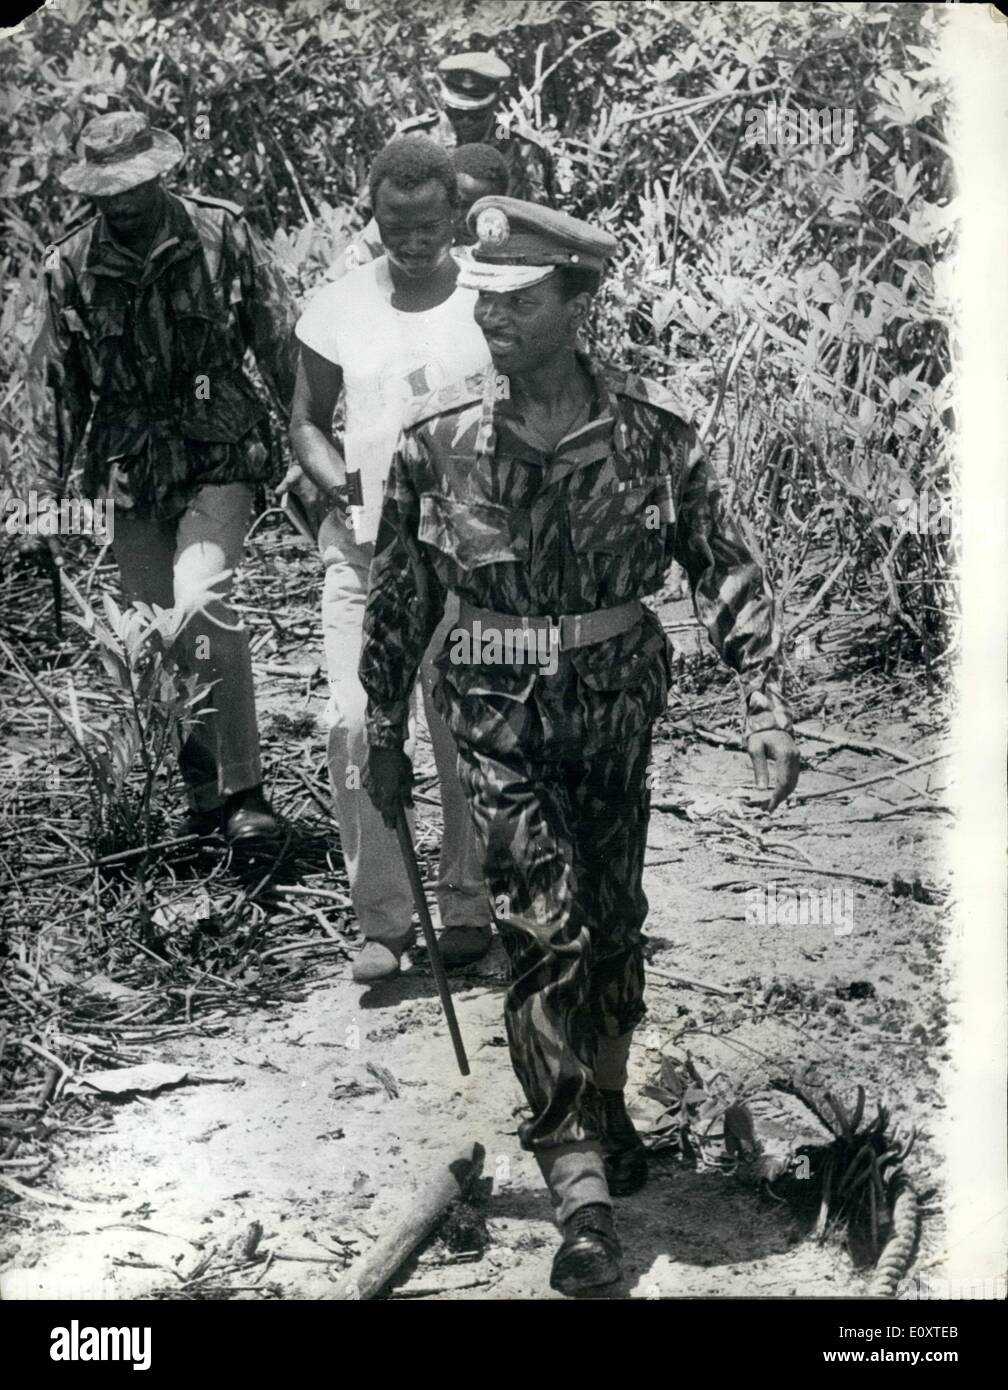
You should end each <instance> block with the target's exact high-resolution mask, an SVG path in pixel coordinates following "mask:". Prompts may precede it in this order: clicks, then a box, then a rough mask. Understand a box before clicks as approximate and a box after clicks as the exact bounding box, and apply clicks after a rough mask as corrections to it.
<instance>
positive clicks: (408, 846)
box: [396, 806, 469, 1076]
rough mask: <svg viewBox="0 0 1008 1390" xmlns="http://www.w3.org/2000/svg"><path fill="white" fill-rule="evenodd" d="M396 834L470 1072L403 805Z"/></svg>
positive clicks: (459, 1054) (460, 1056)
mask: <svg viewBox="0 0 1008 1390" xmlns="http://www.w3.org/2000/svg"><path fill="white" fill-rule="evenodd" d="M396 834H397V835H398V836H399V848H400V849H401V850H402V857H403V863H404V864H405V865H406V876H407V878H408V879H409V882H410V888H411V889H412V890H413V903H414V906H415V907H416V910H417V915H418V916H419V918H420V925H421V927H422V928H423V934H424V941H425V942H426V943H427V954H428V955H429V956H430V963H431V969H432V970H433V971H434V982H435V984H436V985H437V992H438V996H439V998H440V1000H441V1007H442V1009H443V1010H444V1016H445V1019H446V1020H447V1022H448V1032H449V1033H450V1034H451V1040H452V1046H453V1047H454V1049H455V1060H456V1062H458V1068H459V1071H460V1072H461V1073H462V1075H463V1076H468V1075H469V1060H468V1058H467V1057H466V1052H465V1047H464V1046H463V1044H462V1034H461V1033H460V1032H459V1026H458V1019H457V1018H456V1017H455V1005H454V1004H453V1003H452V997H451V990H450V989H449V987H448V976H447V975H446V974H445V968H444V961H443V960H442V959H441V949H440V947H439V946H438V943H437V937H436V936H435V935H434V923H433V922H432V921H431V915H430V909H429V908H428V906H427V898H426V895H425V894H424V890H423V884H422V882H421V881H420V866H419V864H418V863H417V857H416V850H415V849H414V848H413V837H412V835H411V834H410V828H409V823H408V822H407V820H406V812H405V810H404V809H403V808H402V806H400V807H399V814H398V816H397V817H396Z"/></svg>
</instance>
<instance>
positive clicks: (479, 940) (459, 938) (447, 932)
mask: <svg viewBox="0 0 1008 1390" xmlns="http://www.w3.org/2000/svg"><path fill="white" fill-rule="evenodd" d="M492 941H493V929H492V928H491V926H490V924H489V923H485V924H483V925H481V926H462V927H445V929H444V931H443V932H442V933H441V936H440V938H439V939H438V945H439V946H440V947H441V959H442V960H443V961H444V963H445V965H472V963H473V961H477V960H482V959H483V957H484V956H485V955H486V953H487V951H489V949H490V944H491V942H492Z"/></svg>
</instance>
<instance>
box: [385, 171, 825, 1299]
mask: <svg viewBox="0 0 1008 1390" xmlns="http://www.w3.org/2000/svg"><path fill="white" fill-rule="evenodd" d="M470 225H471V226H472V227H474V228H475V230H476V232H477V235H478V238H479V240H478V242H477V245H476V247H475V248H474V250H473V252H472V253H471V259H470V261H469V263H468V264H467V265H465V266H464V267H463V272H462V275H461V276H460V283H464V284H466V285H468V286H470V287H472V288H476V289H478V290H479V291H480V293H479V298H478V301H477V306H476V310H475V316H476V320H477V322H478V323H479V324H480V327H481V328H482V330H483V332H484V334H485V336H486V339H487V344H488V346H489V349H490V353H491V358H492V361H493V369H492V370H490V371H489V372H488V373H487V374H486V376H485V377H484V379H483V380H482V381H481V382H476V381H472V380H470V381H466V382H461V383H459V384H458V385H457V386H455V387H453V388H444V389H442V390H441V391H440V392H439V393H437V394H435V395H434V396H433V397H432V398H431V399H430V400H429V401H428V402H427V403H426V405H425V406H423V407H421V408H419V409H417V410H416V411H415V413H414V415H413V417H412V423H411V425H410V426H409V427H408V428H406V429H405V430H404V432H403V434H402V436H401V437H400V440H399V444H398V447H397V451H396V453H395V456H394V459H393V463H392V468H391V472H390V476H389V480H388V483H387V486H386V495H385V502H384V508H383V514H382V521H381V529H380V531H379V535H378V540H377V544H376V550H375V557H374V561H373V564H372V569H371V588H370V593H369V597H368V603H367V611H366V617H365V624H364V645H363V649H362V657H361V679H362V681H363V683H364V686H365V688H366V689H367V691H368V695H369V702H368V739H369V744H370V753H369V769H368V774H367V779H366V785H367V786H368V788H369V790H370V792H371V795H372V797H373V799H374V801H375V804H376V805H377V806H378V807H379V809H380V810H381V811H382V813H383V815H385V816H386V817H391V816H393V815H394V814H395V812H396V809H397V807H398V804H399V800H400V797H401V795H402V792H403V788H404V787H405V786H406V785H408V768H407V765H406V764H405V762H404V759H403V757H402V754H401V751H400V750H401V746H402V740H403V738H404V734H405V728H406V712H407V707H408V694H409V690H410V687H411V685H412V681H413V678H414V673H415V671H416V667H417V664H418V662H419V660H420V657H421V655H422V653H423V651H424V647H425V645H426V643H427V641H428V640H429V637H430V634H431V633H432V632H433V630H434V628H435V626H436V624H437V622H438V620H439V618H440V615H441V613H442V610H443V606H444V603H445V598H446V595H448V594H449V593H454V594H456V595H458V597H459V602H460V611H459V626H458V628H456V629H455V631H454V632H453V633H452V634H451V635H450V641H449V643H448V644H447V645H446V646H445V648H444V650H443V651H442V653H441V655H440V657H438V658H437V661H436V665H437V667H438V670H439V673H440V681H439V684H438V686H437V689H436V696H435V698H436V700H437V702H438V705H439V708H440V709H441V711H442V713H443V715H444V718H445V720H446V722H447V724H448V727H449V729H450V730H451V732H452V734H453V735H454V738H455V740H456V743H457V747H458V758H459V772H460V777H461V781H462V785H463V789H464V791H465V793H466V797H467V799H468V801H469V805H470V809H471V812H472V815H473V818H474V821H475V824H476V827H477V831H478V833H479V836H480V839H481V842H482V845H483V848H484V856H485V860H484V874H485V878H486V883H487V886H488V889H489V892H490V895H491V897H492V899H493V901H494V904H495V908H496V918H497V925H498V928H499V930H500V933H501V937H502V940H503V942H504V945H505V947H506V949H507V951H508V954H509V957H510V960H511V966H512V980H513V983H512V985H511V988H510V990H509V992H508V996H507V1004H506V1024H507V1033H508V1041H509V1045H510V1049H511V1058H512V1062H513V1065H514V1068H515V1072H516V1074H517V1076H518V1079H519V1081H520V1082H521V1085H522V1087H523V1089H524V1091H525V1095H526V1097H527V1100H528V1103H529V1106H530V1109H531V1112H532V1114H531V1118H530V1119H529V1120H528V1121H527V1122H526V1123H525V1124H524V1125H523V1126H522V1128H521V1131H520V1134H521V1139H522V1143H523V1144H524V1146H525V1147H527V1148H530V1149H531V1150H532V1151H533V1152H534V1153H535V1154H536V1157H537V1158H538V1160H539V1162H540V1166H541V1168H542V1171H543V1174H544V1176H545V1178H546V1181H547V1183H548V1185H549V1187H550V1189H551V1192H552V1195H553V1197H554V1200H555V1202H556V1205H557V1215H558V1219H559V1221H560V1224H561V1227H562V1230H563V1235H564V1239H563V1244H562V1245H561V1247H560V1249H559V1251H558V1253H557V1255H556V1258H555V1261H554V1266H553V1274H552V1282H553V1285H554V1287H556V1288H559V1289H561V1290H563V1291H566V1292H575V1291H577V1290H579V1289H583V1288H587V1287H592V1286H594V1285H601V1284H605V1283H608V1282H611V1281H612V1280H614V1279H616V1278H618V1277H620V1248H619V1243H618V1241H617V1238H616V1235H615V1231H614V1228H613V1224H612V1213H611V1197H612V1196H614V1195H617V1196H618V1195H621V1194H623V1193H626V1192H631V1191H633V1190H635V1189H636V1188H637V1187H639V1186H640V1185H641V1184H642V1183H643V1182H644V1181H645V1179H646V1176H647V1167H646V1159H645V1154H644V1150H643V1146H642V1144H641V1141H640V1139H639V1136H638V1135H637V1134H636V1131H635V1130H634V1127H633V1124H632V1122H631V1120H630V1118H629V1115H628V1114H627V1111H626V1108H625V1104H624V1099H623V1089H624V1087H625V1084H626V1063H627V1057H628V1053H629V1047H630V1040H631V1036H632V1032H633V1029H634V1028H635V1027H636V1026H637V1025H638V1024H639V1023H640V1021H641V1019H642V1018H643V1016H644V1013H645V1008H644V998H643V994H644V958H643V938H642V934H641V928H642V925H643V922H644V918H645V914H646V911H647V900H646V898H645V896H644V892H643V888H642V873H643V862H644V847H645V843H646V836H647V823H648V789H647V776H646V770H647V766H648V758H649V751H650V739H651V725H652V722H653V721H654V720H655V719H656V718H657V716H658V715H659V714H660V713H661V712H662V710H663V709H664V708H665V704H666V700H667V696H668V691H669V685H670V681H671V678H672V677H671V670H670V665H669V660H668V654H667V643H666V639H665V635H664V632H663V630H662V627H661V624H660V623H659V621H658V619H657V617H656V616H655V615H654V613H653V612H652V611H651V610H650V609H649V608H647V607H645V606H644V605H643V604H642V603H641V598H642V596H644V595H646V594H652V593H656V592H658V591H659V590H660V589H661V587H662V582H663V577H664V575H665V573H666V571H667V570H668V568H669V567H670V565H671V564H672V562H673V561H678V562H679V563H680V564H681V565H682V566H683V568H684V569H685V571H686V573H687V575H688V576H689V580H690V583H691V586H692V590H693V595H694V602H695V605H696V610H697V613H698V616H699V618H700V620H701V622H702V623H703V625H704V627H705V628H706V630H707V632H708V634H709V636H710V639H711V641H712V643H713V644H714V646H715V648H716V649H717V651H718V652H719V653H720V654H721V656H722V658H723V659H724V660H725V661H726V662H727V663H728V664H729V665H730V666H731V667H732V668H733V669H734V670H736V671H737V672H738V674H739V676H740V678H741V685H742V690H743V692H744V696H745V701H746V710H747V724H748V733H749V750H750V754H751V756H752V758H753V764H754V768H755V769H756V773H757V780H758V781H759V782H760V784H761V785H762V786H766V785H767V761H766V760H767V758H768V757H769V758H771V759H772V760H773V761H774V765H775V774H776V786H775V790H774V792H773V794H772V796H771V798H770V802H769V805H770V807H771V808H772V807H773V806H776V805H777V804H778V803H779V802H780V801H781V800H782V799H783V797H785V796H786V795H788V794H789V792H790V791H791V790H792V788H793V787H794V785H795V782H796V780H797V774H798V759H797V753H796V751H795V748H794V744H793V742H792V739H791V735H790V732H789V731H790V728H791V719H790V715H789V712H788V708H787V705H786V703H785V701H784V699H783V696H782V693H781V687H780V681H779V673H778V663H777V652H778V643H779V633H778V629H777V626H776V623H775V618H774V605H773V599H772V595H771V593H770V590H769V588H768V586H767V584H766V582H765V580H764V578H763V575H762V574H761V572H760V569H759V567H758V566H757V565H756V563H755V562H754V561H753V559H752V557H751V556H750V554H749V552H748V551H747V550H746V547H745V545H744V544H743V542H742V540H741V539H740V537H739V534H738V532H737V530H736V528H735V527H734V526H733V524H732V523H731V521H730V520H729V518H728V517H727V516H726V515H725V512H724V509H723V506H722V501H721V495H720V492H719V490H718V486H717V482H716V479H715V478H714V477H713V476H712V474H711V473H710V471H709V470H708V466H707V464H706V461H705V458H704V454H703V452H702V450H701V448H700V446H699V443H698V440H697V435H696V432H695V430H694V429H693V428H692V426H691V425H690V424H689V423H688V422H687V420H686V418H685V417H684V415H683V413H682V411H681V410H680V408H679V407H678V406H677V405H676V404H675V402H674V401H673V400H672V399H671V398H670V397H669V396H668V395H667V394H666V393H665V392H664V391H663V390H662V389H661V388H658V387H655V386H653V385H652V384H650V383H648V382H645V381H642V380H640V379H639V378H637V377H634V376H631V375H628V374H627V373H625V372H619V371H612V370H608V369H604V368H601V367H598V366H596V365H595V364H593V363H592V362H591V361H589V360H588V359H587V358H586V357H585V356H584V355H583V354H582V353H580V352H579V351H578V350H577V346H576V344H577V333H578V329H579V327H580V325H581V324H582V323H583V321H584V319H585V317H586V315H587V313H588V312H589V310H590V305H591V297H592V295H593V293H594V292H595V290H596V289H597V287H598V280H599V276H600V272H601V269H602V267H603V266H604V262H605V260H606V258H607V257H608V256H609V255H611V254H612V252H613V250H614V248H615V243H614V242H613V240H612V238H611V237H609V236H608V235H606V234H605V233H602V232H599V231H596V230H595V229H594V228H591V227H589V226H588V225H587V224H585V223H583V222H579V221H575V219H573V218H569V217H566V216H565V215H564V214H562V213H557V212H553V211H552V210H550V209H545V208H541V207H535V206H533V205H532V204H528V203H522V202H517V201H515V200H513V199H510V198H485V199H482V200H481V201H480V202H478V203H476V204H475V205H474V206H473V208H472V210H471V212H470Z"/></svg>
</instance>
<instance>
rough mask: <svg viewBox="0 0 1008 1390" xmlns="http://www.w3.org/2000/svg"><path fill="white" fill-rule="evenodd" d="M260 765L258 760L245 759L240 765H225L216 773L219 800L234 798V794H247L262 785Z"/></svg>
mask: <svg viewBox="0 0 1008 1390" xmlns="http://www.w3.org/2000/svg"><path fill="white" fill-rule="evenodd" d="M262 779H263V774H262V764H261V763H260V761H259V759H258V758H247V759H246V760H245V761H244V762H240V763H225V764H224V766H223V767H222V768H221V769H220V770H219V772H218V773H217V785H218V788H219V792H220V796H221V798H224V797H226V796H234V794H235V793H236V792H247V791H249V790H250V789H251V788H252V787H258V786H261V785H262Z"/></svg>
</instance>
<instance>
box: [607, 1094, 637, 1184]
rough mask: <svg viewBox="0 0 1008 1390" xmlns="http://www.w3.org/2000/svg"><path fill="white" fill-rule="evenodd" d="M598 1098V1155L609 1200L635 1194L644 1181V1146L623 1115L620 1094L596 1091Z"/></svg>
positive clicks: (629, 1120)
mask: <svg viewBox="0 0 1008 1390" xmlns="http://www.w3.org/2000/svg"><path fill="white" fill-rule="evenodd" d="M599 1095H600V1096H601V1098H602V1156H603V1158H604V1160H605V1171H606V1181H607V1182H608V1184H609V1192H610V1195H611V1196H613V1197H629V1196H630V1194H631V1192H639V1191H640V1189H641V1188H642V1187H643V1186H644V1184H645V1183H646V1182H647V1178H648V1156H647V1149H646V1148H645V1147H644V1143H643V1141H642V1139H641V1137H640V1135H639V1134H638V1133H637V1131H636V1129H634V1122H633V1120H631V1118H630V1116H629V1115H628V1114H627V1108H626V1101H625V1099H624V1097H623V1092H622V1091H601V1090H600V1091H599Z"/></svg>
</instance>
